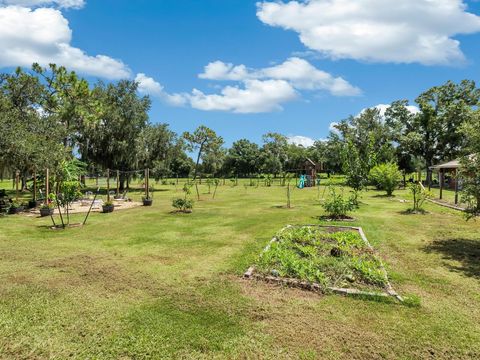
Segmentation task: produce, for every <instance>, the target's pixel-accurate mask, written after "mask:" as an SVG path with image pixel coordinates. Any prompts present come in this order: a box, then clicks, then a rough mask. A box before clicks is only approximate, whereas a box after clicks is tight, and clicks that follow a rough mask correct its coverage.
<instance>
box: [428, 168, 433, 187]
mask: <svg viewBox="0 0 480 360" xmlns="http://www.w3.org/2000/svg"><path fill="white" fill-rule="evenodd" d="M427 172H428V175H427V177H428V191H432V176H433V171H432V169H430V168H429V169H427Z"/></svg>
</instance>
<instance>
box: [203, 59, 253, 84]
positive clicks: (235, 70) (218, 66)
mask: <svg viewBox="0 0 480 360" xmlns="http://www.w3.org/2000/svg"><path fill="white" fill-rule="evenodd" d="M198 77H199V78H200V79H208V80H233V81H240V80H245V79H248V78H250V77H251V76H250V74H249V71H248V70H247V68H246V66H245V65H238V66H234V65H233V64H226V63H224V62H223V61H214V62H211V63H210V64H208V65H207V66H205V69H204V71H203V73H202V74H200V75H198Z"/></svg>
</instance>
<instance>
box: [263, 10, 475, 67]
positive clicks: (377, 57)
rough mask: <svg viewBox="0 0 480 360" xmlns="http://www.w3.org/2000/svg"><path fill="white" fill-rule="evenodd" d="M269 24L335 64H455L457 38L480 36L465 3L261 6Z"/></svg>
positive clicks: (459, 59)
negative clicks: (289, 32)
mask: <svg viewBox="0 0 480 360" xmlns="http://www.w3.org/2000/svg"><path fill="white" fill-rule="evenodd" d="M257 6H258V9H257V16H258V18H259V19H260V20H261V21H262V22H264V23H265V24H268V25H271V26H276V27H281V28H284V29H286V30H293V31H295V32H297V33H298V34H299V36H300V40H301V42H302V43H303V44H305V45H306V46H307V47H308V48H310V49H312V50H316V51H318V52H320V53H321V54H322V55H324V56H327V57H329V58H333V59H357V60H366V61H375V62H395V63H414V62H416V63H421V64H425V65H433V64H455V63H458V62H462V61H464V55H463V53H462V51H461V49H460V42H459V41H458V40H455V39H454V38H453V37H454V36H456V35H459V34H472V33H476V32H479V31H480V17H479V16H477V15H475V14H472V13H469V12H467V5H466V4H465V3H464V1H463V0H401V1H399V0H355V1H352V0H305V1H289V2H287V3H285V2H281V1H275V2H271V1H264V2H261V3H258V5H257Z"/></svg>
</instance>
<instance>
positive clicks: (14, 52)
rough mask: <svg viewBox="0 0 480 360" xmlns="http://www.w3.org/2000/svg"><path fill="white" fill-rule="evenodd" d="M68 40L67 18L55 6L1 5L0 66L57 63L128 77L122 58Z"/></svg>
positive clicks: (89, 72) (111, 76)
mask: <svg viewBox="0 0 480 360" xmlns="http://www.w3.org/2000/svg"><path fill="white" fill-rule="evenodd" d="M30 2H33V1H30ZM36 2H38V3H40V1H36ZM57 3H60V1H58V2H57ZM62 3H65V4H66V3H67V2H66V1H63V2H62ZM69 3H72V4H73V3H74V1H71V2H69ZM71 40H72V30H71V29H70V27H69V24H68V21H67V19H65V17H63V15H62V13H61V12H60V11H59V10H57V9H53V8H37V9H34V10H32V9H29V8H25V7H18V6H7V7H0V47H1V48H2V51H1V52H0V67H10V66H11V67H14V66H31V65H32V63H34V62H38V63H39V64H41V65H44V66H45V65H48V64H49V63H56V64H58V65H63V66H65V67H67V68H68V69H70V70H75V71H77V72H80V73H83V74H87V75H91V76H98V77H102V78H107V79H120V78H124V77H130V75H131V73H130V70H129V69H128V67H127V66H126V65H125V64H124V63H123V62H122V61H120V60H115V59H113V58H111V57H108V56H105V55H96V56H90V55H88V54H86V53H85V52H84V51H83V50H81V49H79V48H75V47H73V46H71V45H70V42H71Z"/></svg>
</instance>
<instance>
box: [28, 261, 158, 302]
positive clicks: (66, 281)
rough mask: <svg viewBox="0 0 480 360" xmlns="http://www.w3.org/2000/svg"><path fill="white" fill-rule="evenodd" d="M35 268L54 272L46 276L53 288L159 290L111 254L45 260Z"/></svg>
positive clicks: (119, 290)
mask: <svg viewBox="0 0 480 360" xmlns="http://www.w3.org/2000/svg"><path fill="white" fill-rule="evenodd" d="M37 267H38V268H39V269H46V270H53V271H54V272H55V273H56V276H54V277H51V278H50V279H49V285H50V286H52V287H73V288H78V287H91V286H94V287H95V288H97V289H100V291H104V292H108V293H119V292H129V291H147V292H154V291H155V290H156V289H158V284H157V283H156V281H155V279H152V278H151V277H150V276H148V275H147V274H144V273H142V272H140V271H127V270H126V269H125V268H124V267H123V266H121V265H120V264H119V263H118V262H116V261H115V260H112V259H111V258H110V257H109V258H107V257H100V256H91V255H74V256H69V257H65V258H59V259H55V260H50V261H45V262H42V263H41V264H38V265H37Z"/></svg>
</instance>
